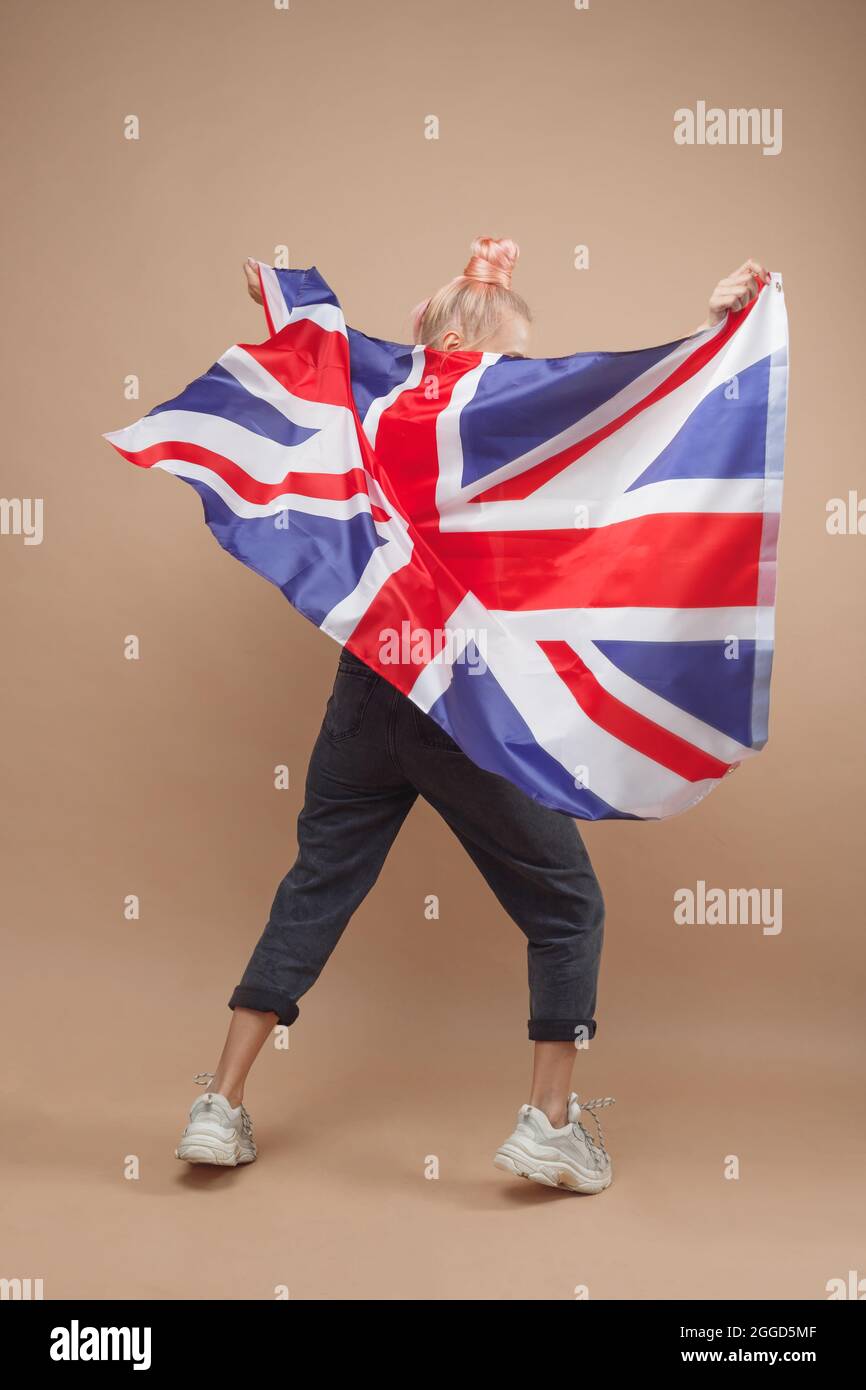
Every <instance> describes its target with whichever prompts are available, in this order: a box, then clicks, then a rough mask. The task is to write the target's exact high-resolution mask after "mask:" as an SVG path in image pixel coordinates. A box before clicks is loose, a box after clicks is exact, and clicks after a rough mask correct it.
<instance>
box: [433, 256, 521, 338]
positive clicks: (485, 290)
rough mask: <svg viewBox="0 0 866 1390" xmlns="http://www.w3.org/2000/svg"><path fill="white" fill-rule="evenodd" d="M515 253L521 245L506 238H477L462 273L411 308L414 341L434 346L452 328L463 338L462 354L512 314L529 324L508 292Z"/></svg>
mask: <svg viewBox="0 0 866 1390" xmlns="http://www.w3.org/2000/svg"><path fill="white" fill-rule="evenodd" d="M519 255H520V247H519V246H518V245H517V243H516V242H514V241H509V240H508V238H507V237H506V238H504V239H501V240H500V239H499V238H497V237H488V236H483V237H476V238H475V240H474V241H473V243H472V255H471V256H470V258H469V261H468V263H467V265H466V268H465V270H464V271H463V274H462V275H458V276H457V277H456V279H454V280H449V282H448V284H447V285H443V286H442V288H441V289H439V290H437V291H436V293H435V294H432V295H431V296H430V298H429V299H422V301H421V303H420V304H416V305H415V308H414V309H413V310H412V335H413V342H416V343H425V344H426V345H427V346H428V347H431V348H435V347H436V344H437V343H438V342H439V340H440V339H441V338H442V337H443V336H444V335H445V334H446V333H447V332H448V331H449V330H450V329H456V330H458V331H459V332H461V333H462V334H463V336H464V338H465V339H466V341H465V342H464V344H463V346H462V348H461V351H465V352H468V351H471V350H472V344H473V343H478V342H483V341H484V340H485V339H486V338H488V337H490V335H491V334H492V333H495V332H496V329H497V328H498V327H499V325H500V324H501V323H502V322H503V320H504V319H506V318H509V317H511V316H512V315H514V314H517V315H519V317H520V318H524V319H526V321H527V323H531V322H532V315H531V313H530V312H529V306H528V304H527V303H526V301H525V299H522V298H521V296H520V295H519V294H515V292H514V290H513V289H512V288H511V274H512V271H513V270H514V267H515V265H516V264H517V258H518V256H519Z"/></svg>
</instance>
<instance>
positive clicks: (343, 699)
mask: <svg viewBox="0 0 866 1390" xmlns="http://www.w3.org/2000/svg"><path fill="white" fill-rule="evenodd" d="M375 685H376V673H375V672H374V671H370V670H364V669H360V670H355V668H354V667H349V666H344V665H343V664H342V663H341V664H340V665H339V666H338V667H337V676H336V679H335V681H334V688H333V690H332V691H331V696H330V699H329V700H328V704H327V708H326V709H325V719H324V722H323V725H322V728H323V729H324V731H325V733H326V734H327V735H328V737H329V738H331V739H334V740H336V741H339V740H341V739H344V738H354V737H355V735H356V734H358V733H360V731H361V725H362V724H363V722H364V711H365V710H366V708H367V705H368V704H369V703H370V697H371V695H372V694H373V690H374V687H375Z"/></svg>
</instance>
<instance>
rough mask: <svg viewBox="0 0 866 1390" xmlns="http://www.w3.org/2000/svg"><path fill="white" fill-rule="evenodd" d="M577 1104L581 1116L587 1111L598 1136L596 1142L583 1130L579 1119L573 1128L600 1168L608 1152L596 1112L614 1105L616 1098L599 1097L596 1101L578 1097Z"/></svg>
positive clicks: (583, 1127)
mask: <svg viewBox="0 0 866 1390" xmlns="http://www.w3.org/2000/svg"><path fill="white" fill-rule="evenodd" d="M577 1103H578V1105H579V1106H580V1111H581V1114H583V1112H584V1111H588V1112H589V1114H590V1115H591V1116H592V1118H593V1123H594V1124H595V1128H596V1133H597V1135H598V1141H597V1142H596V1140H595V1139H593V1137H592V1135H591V1134H590V1133H589V1131H588V1130H587V1129H586V1128H585V1126H584V1125H582V1124H581V1123H580V1120H579V1119H577V1120H575V1122H574V1128H575V1129H579V1130H580V1132H581V1134H582V1135H583V1137H584V1139H585V1140H586V1145H587V1148H588V1149H589V1152H590V1153H591V1154H592V1156H593V1158H594V1159H595V1160H596V1162H597V1163H598V1165H599V1166H601V1164H602V1163H603V1162H604V1160H605V1159H606V1158H607V1157H608V1152H607V1149H606V1148H605V1146H604V1133H603V1131H602V1128H601V1120H600V1119H599V1118H598V1115H597V1114H596V1111H597V1110H604V1109H605V1107H606V1106H608V1105H616V1097H615V1096H601V1097H599V1098H598V1099H597V1100H581V1099H580V1098H579V1097H578V1101H577Z"/></svg>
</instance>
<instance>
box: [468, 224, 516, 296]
mask: <svg viewBox="0 0 866 1390" xmlns="http://www.w3.org/2000/svg"><path fill="white" fill-rule="evenodd" d="M471 249H472V255H471V256H470V258H469V261H468V262H467V264H466V268H465V270H464V271H463V275H464V277H465V278H466V279H467V280H480V281H481V282H482V284H485V285H501V286H502V288H503V289H506V290H510V289H511V275H512V272H513V270H514V267H515V266H516V265H517V258H518V256H519V255H520V247H519V246H518V245H517V242H516V241H511V240H509V238H508V237H505V238H503V239H499V238H498V237H490V236H479V237H476V238H475V240H474V241H473V243H472V248H471Z"/></svg>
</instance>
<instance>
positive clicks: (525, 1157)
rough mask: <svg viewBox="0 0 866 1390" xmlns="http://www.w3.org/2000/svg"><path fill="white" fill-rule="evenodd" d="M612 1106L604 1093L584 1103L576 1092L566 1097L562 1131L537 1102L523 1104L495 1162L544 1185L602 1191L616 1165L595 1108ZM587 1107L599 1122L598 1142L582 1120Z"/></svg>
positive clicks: (577, 1190)
mask: <svg viewBox="0 0 866 1390" xmlns="http://www.w3.org/2000/svg"><path fill="white" fill-rule="evenodd" d="M613 1104H614V1098H613V1096H604V1097H603V1098H602V1099H601V1100H586V1101H584V1103H583V1105H581V1104H580V1103H579V1101H578V1098H577V1095H576V1093H575V1092H574V1091H572V1093H571V1095H570V1096H569V1097H568V1124H567V1125H564V1126H563V1128H562V1129H554V1127H553V1125H552V1124H551V1123H550V1121H549V1119H548V1118H547V1116H546V1115H545V1114H544V1111H543V1110H536V1108H535V1106H534V1105H522V1106H521V1107H520V1110H519V1111H518V1113H517V1128H516V1129H515V1131H514V1133H513V1134H512V1135H511V1136H510V1138H508V1139H506V1141H505V1143H504V1144H503V1145H502V1147H501V1148H500V1149H498V1150H497V1152H496V1157H495V1158H494V1160H493V1162H494V1163H495V1164H496V1166H497V1168H502V1169H504V1171H505V1172H506V1173H513V1174H515V1175H516V1176H517V1177H521V1178H530V1179H531V1181H532V1182H538V1183H541V1184H542V1185H543V1186H544V1187H567V1188H570V1189H571V1191H572V1192H603V1191H604V1189H605V1188H606V1187H610V1183H611V1179H612V1178H613V1167H612V1165H611V1161H610V1157H609V1155H608V1153H607V1150H606V1149H605V1147H604V1136H603V1135H602V1132H601V1124H600V1123H599V1119H598V1116H597V1115H596V1113H595V1112H596V1110H601V1109H603V1108H604V1106H606V1105H613ZM585 1110H586V1111H588V1112H589V1114H590V1115H592V1118H593V1120H594V1121H595V1127H596V1130H597V1131H598V1141H597V1142H596V1140H594V1139H592V1138H591V1136H590V1135H589V1134H588V1133H587V1131H586V1130H585V1129H584V1127H583V1125H582V1124H581V1122H580V1117H581V1114H582V1113H583V1112H584V1111H585Z"/></svg>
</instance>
